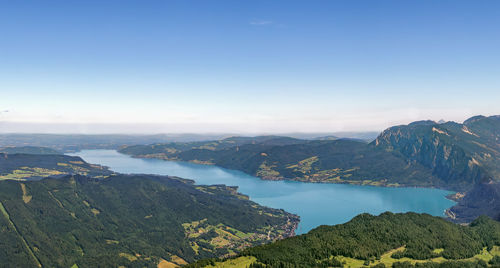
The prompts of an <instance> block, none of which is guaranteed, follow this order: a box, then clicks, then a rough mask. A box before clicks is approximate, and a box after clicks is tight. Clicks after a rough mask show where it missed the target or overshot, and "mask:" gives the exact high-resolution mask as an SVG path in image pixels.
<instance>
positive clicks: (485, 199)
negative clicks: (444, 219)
mask: <svg viewBox="0 0 500 268" xmlns="http://www.w3.org/2000/svg"><path fill="white" fill-rule="evenodd" d="M458 195H462V194H460V193H459V194H458ZM463 195H464V196H463V197H462V196H460V198H459V199H458V204H457V205H456V206H454V207H452V208H450V209H449V210H448V211H447V214H448V216H449V217H450V218H451V219H452V220H453V221H455V222H458V223H464V222H465V223H466V222H471V221H472V220H474V219H475V218H477V217H478V216H480V215H487V216H489V217H491V218H492V219H495V220H498V221H500V184H498V183H480V184H477V185H476V186H474V188H472V190H470V191H468V192H466V193H465V194H463Z"/></svg>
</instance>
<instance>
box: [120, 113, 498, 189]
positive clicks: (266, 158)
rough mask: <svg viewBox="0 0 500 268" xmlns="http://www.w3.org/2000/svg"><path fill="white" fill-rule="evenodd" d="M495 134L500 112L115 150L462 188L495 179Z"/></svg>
mask: <svg viewBox="0 0 500 268" xmlns="http://www.w3.org/2000/svg"><path fill="white" fill-rule="evenodd" d="M499 139H500V117H499V116H491V117H484V116H476V117H473V118H470V119H468V120H466V121H465V122H464V123H463V124H458V123H454V122H444V123H436V122H434V121H419V122H414V123H411V124H409V125H403V126H395V127H391V128H389V129H387V130H385V131H383V132H382V133H381V134H380V135H379V136H378V137H377V139H376V140H375V141H373V142H372V143H370V144H367V143H364V142H363V141H359V140H350V139H337V140H329V139H325V140H321V139H320V140H313V141H308V140H297V139H292V138H286V137H274V138H273V136H264V137H254V138H237V139H235V138H230V139H225V140H219V141H211V142H202V143H170V144H154V145H148V146H128V147H124V148H122V149H121V150H120V152H122V153H125V154H129V155H132V156H135V157H153V158H161V159H166V160H180V161H191V162H195V163H203V164H215V165H218V166H221V167H226V168H231V169H237V170H241V171H244V172H246V173H248V174H251V175H255V176H258V177H261V178H263V179H270V180H280V179H289V180H298V181H308V182H333V183H353V184H369V185H376V186H379V185H382V186H421V187H439V188H446V189H452V190H458V191H467V190H470V189H471V188H472V187H473V186H474V185H475V184H477V183H484V182H489V181H490V180H492V181H500V143H499ZM278 141H280V142H278Z"/></svg>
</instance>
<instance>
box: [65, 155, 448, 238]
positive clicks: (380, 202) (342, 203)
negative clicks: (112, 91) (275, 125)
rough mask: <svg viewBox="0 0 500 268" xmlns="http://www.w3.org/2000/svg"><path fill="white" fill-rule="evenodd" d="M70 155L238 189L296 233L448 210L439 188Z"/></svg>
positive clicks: (132, 170)
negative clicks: (290, 216)
mask: <svg viewBox="0 0 500 268" xmlns="http://www.w3.org/2000/svg"><path fill="white" fill-rule="evenodd" d="M74 155H78V156H80V157H82V158H83V159H84V160H85V161H87V162H89V163H94V164H101V165H105V166H108V167H110V168H111V169H112V170H113V171H116V172H120V173H146V174H160V175H171V176H178V177H182V178H187V179H192V180H194V181H196V184H226V185H232V186H238V187H239V192H241V193H243V194H246V195H248V196H250V199H251V200H252V201H255V202H257V203H259V204H261V205H265V206H269V207H273V208H282V209H285V210H286V211H288V212H292V213H295V214H298V215H300V218H301V221H300V224H299V227H298V229H297V233H298V234H302V233H305V232H307V231H309V230H311V229H313V228H315V227H317V226H319V225H322V224H328V225H333V224H338V223H344V222H346V221H349V220H350V219H351V218H352V217H354V216H356V215H357V214H360V213H363V212H368V213H370V214H374V215H378V214H380V213H382V212H384V211H392V212H407V211H414V212H425V213H429V214H431V215H435V216H444V211H445V209H447V208H449V207H451V206H453V205H454V202H453V201H451V200H448V199H446V198H445V196H446V195H448V194H450V193H451V192H449V191H444V190H439V189H426V188H385V187H374V186H357V185H347V184H326V183H304V182H294V181H265V180H261V179H259V178H257V177H254V176H250V175H247V174H245V173H243V172H240V171H235V170H229V169H224V168H220V167H216V166H208V165H199V164H193V163H186V162H173V161H164V160H158V159H139V158H132V157H130V156H127V155H123V154H120V153H118V152H116V151H114V150H84V151H81V152H78V153H75V154H74Z"/></svg>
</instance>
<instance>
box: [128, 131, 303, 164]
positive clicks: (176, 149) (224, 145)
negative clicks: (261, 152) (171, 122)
mask: <svg viewBox="0 0 500 268" xmlns="http://www.w3.org/2000/svg"><path fill="white" fill-rule="evenodd" d="M305 142H307V141H306V140H301V139H295V138H290V137H281V136H257V137H238V136H235V137H229V138H225V139H222V140H212V141H195V142H171V143H163V144H162V143H159V144H151V145H131V146H123V147H122V148H121V149H120V152H121V153H124V154H129V155H133V156H135V157H143V158H161V159H166V160H175V159H178V154H179V153H180V152H184V151H189V150H209V151H220V150H224V149H228V148H233V147H237V146H242V145H246V144H260V145H287V144H299V143H305Z"/></svg>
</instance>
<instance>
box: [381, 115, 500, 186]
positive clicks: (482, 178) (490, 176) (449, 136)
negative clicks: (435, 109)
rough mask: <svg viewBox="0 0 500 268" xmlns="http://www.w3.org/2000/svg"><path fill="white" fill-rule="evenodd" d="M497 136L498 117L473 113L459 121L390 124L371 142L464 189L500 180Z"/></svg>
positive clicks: (499, 155)
mask: <svg viewBox="0 0 500 268" xmlns="http://www.w3.org/2000/svg"><path fill="white" fill-rule="evenodd" d="M499 140H500V117H499V116H491V117H484V116H476V117H473V118H470V119H468V120H466V121H465V122H464V123H463V124H458V123H454V122H446V123H441V124H439V123H436V122H433V121H422V122H415V123H412V124H409V125H405V126H396V127H392V128H389V129H387V130H385V131H384V132H382V134H381V135H380V136H379V137H378V138H377V139H376V140H375V141H374V142H373V144H374V145H375V146H376V147H379V148H383V149H385V150H388V151H395V152H398V153H401V154H402V155H403V157H404V158H405V159H407V161H409V162H412V163H419V164H421V165H423V166H424V167H427V168H429V169H431V170H432V174H433V175H435V176H436V177H439V178H440V179H441V180H442V181H443V182H445V183H446V185H447V186H448V187H449V188H452V189H458V190H468V189H470V188H471V187H472V185H474V184H476V183H481V182H482V183H484V182H489V181H490V180H493V181H500V142H499Z"/></svg>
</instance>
